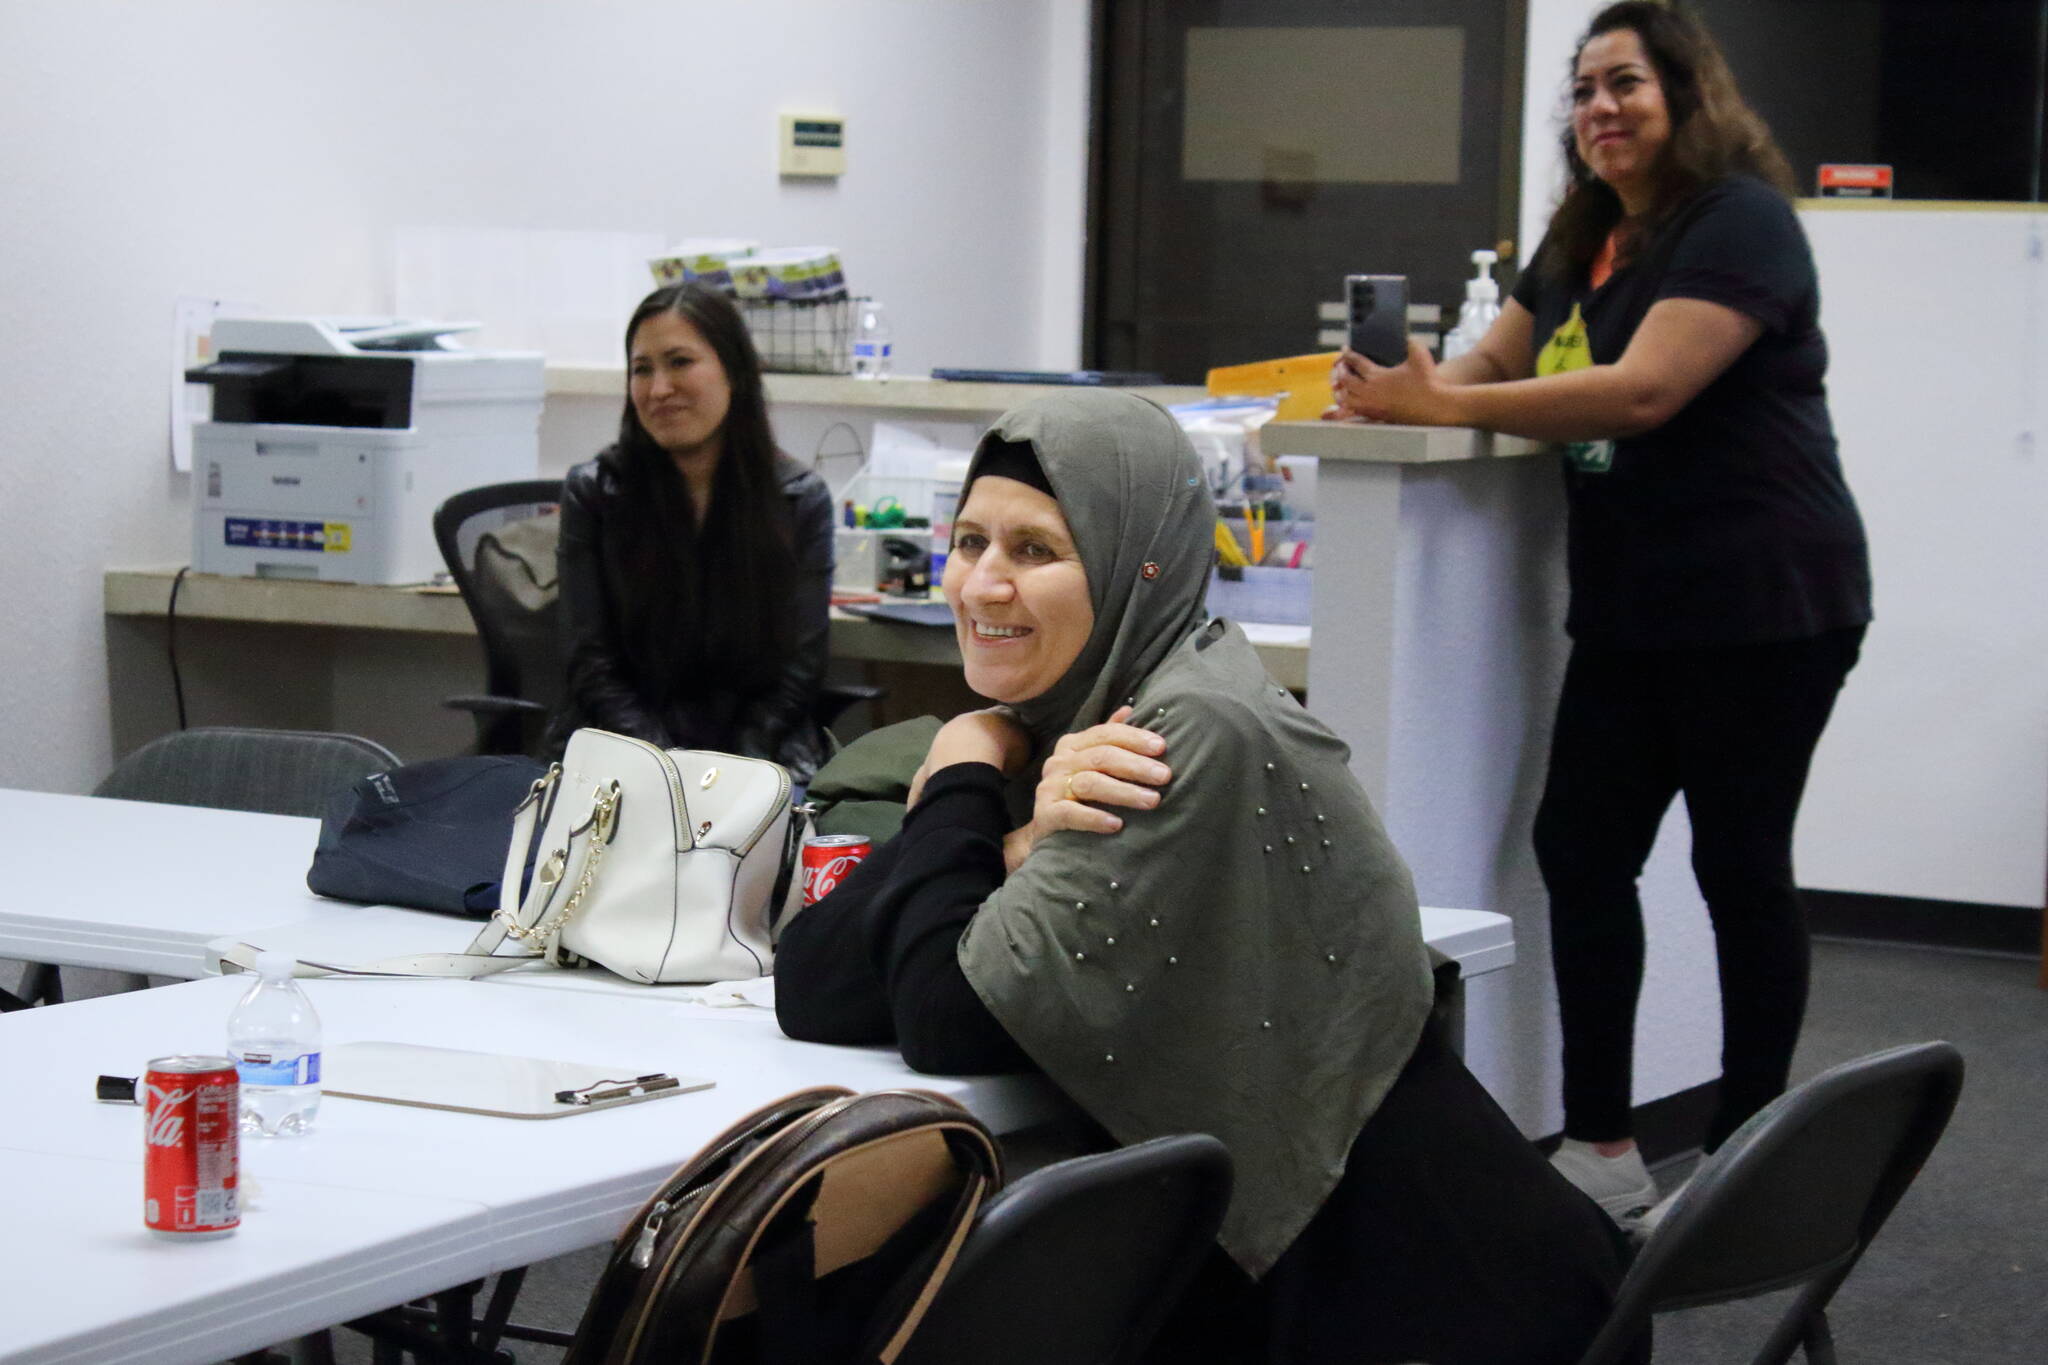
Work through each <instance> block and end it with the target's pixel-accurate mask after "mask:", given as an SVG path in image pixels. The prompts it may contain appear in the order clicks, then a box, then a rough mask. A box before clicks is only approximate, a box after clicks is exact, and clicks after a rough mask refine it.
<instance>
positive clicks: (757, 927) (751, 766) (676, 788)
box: [220, 729, 808, 985]
mask: <svg viewBox="0 0 2048 1365" xmlns="http://www.w3.org/2000/svg"><path fill="white" fill-rule="evenodd" d="M789 796H790V785H789V773H788V771H787V770H786V769H784V768H783V767H782V766H781V765H780V764H776V763H770V762H768V761H767V760H766V759H760V758H742V757H740V756H739V755H737V754H719V753H711V752H709V751H705V750H698V749H662V748H659V747H657V746H655V745H652V744H649V743H647V742H646V741H644V740H638V739H631V738H628V737H627V736H625V735H615V734H612V733H611V732H610V731H608V730H588V729H586V730H578V731H577V732H576V733H575V734H573V735H571V736H569V746H568V749H567V750H566V751H565V752H564V753H563V755H562V761H561V762H560V763H557V764H555V765H554V766H552V767H550V768H549V769H548V771H547V773H546V775H545V776H543V777H541V778H540V780H539V781H537V782H535V783H534V784H533V787H532V789H531V790H530V791H528V793H527V795H526V799H525V800H524V801H523V802H521V803H520V805H519V809H518V810H517V811H515V812H514V813H513V817H512V838H511V843H510V845H509V846H508V847H507V848H506V850H505V871H504V877H503V879H502V881H501V882H500V883H499V893H498V894H499V901H498V910H497V913H496V914H495V915H493V916H492V917H491V922H490V923H489V924H487V925H485V926H484V929H483V932H481V933H479V934H478V935H477V936H476V939H475V940H474V941H473V942H472V943H471V944H470V945H469V947H468V948H467V949H465V950H464V951H462V952H459V953H414V954H409V955H406V956H403V957H391V958H385V959H383V960H381V961H378V962H371V963H366V964H362V965H347V964H341V963H333V962H314V961H309V960H305V959H301V960H300V962H299V966H298V969H297V971H296V972H295V974H296V975H299V976H330V975H332V976H453V977H478V976H489V975H492V974H494V973H497V972H502V971H508V970H510V969H512V968H514V967H523V966H531V965H532V964H533V962H534V959H535V958H536V957H540V956H544V957H546V958H547V960H548V961H549V962H552V963H556V964H560V965H565V966H573V965H578V964H579V963H581V962H594V963H596V964H597V965H598V966H600V967H605V968H609V969H610V970H611V971H614V972H617V973H618V974H619V975H620V976H623V977H625V978H626V979H627V980H629V981H638V982H641V983H642V984H644V985H681V984H684V983H692V984H695V983H707V982H713V981H738V980H744V979H748V978H753V977H762V976H767V975H769V974H770V973H771V972H773V971H774V969H775V948H774V933H775V927H776V925H777V924H778V923H780V922H781V920H782V918H783V916H784V915H786V914H789V913H793V912H794V911H795V910H796V909H797V908H798V906H799V905H800V904H801V903H802V900H803V878H802V877H801V876H799V875H798V874H797V870H796V869H797V855H798V853H799V851H800V849H801V847H802V845H803V838H804V831H805V829H806V828H808V821H807V820H806V818H805V817H804V816H802V815H801V814H799V813H798V812H796V811H794V810H792V809H791V808H790V804H789ZM536 829H538V830H539V838H540V842H539V844H538V846H537V854H538V856H537V857H536V858H535V860H534V869H533V883H532V885H531V886H530V887H529V888H528V889H527V892H526V894H525V896H524V897H521V895H520V893H519V884H520V881H521V879H522V878H523V876H524V874H525V871H526V861H527V854H528V852H529V851H535V850H536V845H535V844H534V832H535V830H536ZM508 938H510V939H512V940H513V941H514V942H515V943H517V944H519V945H522V946H523V947H524V948H525V949H526V951H525V952H523V953H500V952H499V951H498V949H499V948H500V947H501V946H503V944H504V942H505V940H506V939H508ZM257 952H258V949H257V948H256V947H255V946H254V945H251V944H247V943H242V944H236V945H234V946H233V947H231V948H227V949H224V950H222V952H221V953H220V960H221V963H222V964H223V966H224V967H225V966H236V967H242V968H244V969H247V970H253V969H254V963H255V959H256V954H257Z"/></svg>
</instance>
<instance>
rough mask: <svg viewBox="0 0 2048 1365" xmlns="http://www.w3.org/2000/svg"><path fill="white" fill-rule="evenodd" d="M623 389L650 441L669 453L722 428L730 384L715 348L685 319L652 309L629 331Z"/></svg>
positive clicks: (702, 442)
mask: <svg viewBox="0 0 2048 1365" xmlns="http://www.w3.org/2000/svg"><path fill="white" fill-rule="evenodd" d="M627 372H628V378H627V382H626V391H627V393H628V395H629V396H630V397H631V398H632V400H633V411H634V413H635V414H636V415H637V416H638V417H639V418H640V425H641V426H643V427H645V428H646V429H647V434H648V435H649V436H651V437H652V438H653V439H654V443H655V444H656V445H658V446H660V447H661V448H662V449H663V450H666V451H667V452H668V453H669V454H671V455H688V454H691V453H693V452H696V451H699V450H703V449H705V448H706V447H707V446H709V445H710V444H711V442H712V441H713V438H715V437H716V436H718V435H719V433H720V432H722V431H723V430H724V429H725V414H726V412H727V411H728V410H729V409H730V408H731V407H732V385H731V383H730V382H728V381H727V379H726V377H725V366H724V365H722V364H720V363H719V360H718V352H717V351H715V350H713V349H712V347H711V343H710V342H708V341H706V340H705V339H704V334H703V333H702V332H700V331H698V330H697V329H696V328H695V327H694V326H692V325H691V324H690V322H689V321H688V320H686V319H684V318H682V317H679V316H678V315H676V314H674V313H656V314H655V315H654V316H653V317H651V318H648V319H647V320H646V321H645V322H643V323H641V324H640V326H639V327H638V329H636V330H635V331H634V333H633V345H632V349H631V352H630V354H629V356H628V359H627Z"/></svg>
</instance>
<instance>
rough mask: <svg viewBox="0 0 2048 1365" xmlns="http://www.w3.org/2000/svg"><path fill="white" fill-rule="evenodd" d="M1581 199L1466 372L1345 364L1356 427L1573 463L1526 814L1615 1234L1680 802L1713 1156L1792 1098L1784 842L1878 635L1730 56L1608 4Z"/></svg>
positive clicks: (1579, 165) (1794, 901)
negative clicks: (1656, 911)
mask: <svg viewBox="0 0 2048 1365" xmlns="http://www.w3.org/2000/svg"><path fill="white" fill-rule="evenodd" d="M1564 151H1565V160H1566V163H1567V165H1568V167H1569V169H1570V184H1569V187H1568V188H1567V190H1566V193H1565V196H1564V199H1563V201H1562V203H1561V204H1560V205H1559V207H1558V209H1557V212H1556V213H1555V215H1553V217H1552V218H1551V221H1550V228H1549V231H1548V233H1547V234H1546V235H1545V237H1544V240H1543V244H1542V246H1541V247H1540V248H1539V249H1538V251H1537V253H1536V255H1535V257H1534V259H1533V261H1532V263H1531V265H1530V268H1529V270H1528V271H1527V272H1526V273H1525V274H1524V275H1523V277H1522V280H1521V282H1520V284H1519V285H1518V286H1517V287H1516V289H1515V291H1514V297H1513V299H1512V300H1510V301H1509V302H1508V303H1507V305H1506V306H1505V307H1504V308H1503V309H1502V311H1501V316H1500V319H1499V320H1498V321H1497V322H1496V323H1495V324H1494V326H1493V328H1492V329H1491V330H1490V331H1489V332H1488V333H1487V335H1486V336H1485V338H1484V339H1483V340H1482V341H1481V342H1480V344H1479V346H1478V347H1477V348H1476V349H1475V350H1473V351H1472V352H1470V353H1468V354H1466V355H1463V356H1460V357H1458V358H1457V359H1455V360H1452V361H1450V362H1448V363H1446V364H1444V365H1441V366H1438V365H1435V364H1433V363H1432V362H1431V360H1430V357H1429V354H1428V352H1426V351H1424V350H1422V348H1421V347H1420V346H1411V347H1410V349H1409V356H1408V359H1407V360H1406V361H1405V362H1404V363H1403V364H1401V365H1399V366H1395V367H1392V368H1384V367H1381V366H1378V365H1375V364H1373V363H1372V362H1370V361H1368V360H1365V359H1364V358H1363V357H1358V356H1355V355H1349V354H1347V355H1346V356H1345V357H1344V359H1343V361H1341V362H1340V364H1339V367H1338V370H1337V373H1336V376H1335V380H1334V385H1333V387H1334V389H1335V393H1336V399H1337V407H1338V409H1339V410H1340V412H1339V414H1338V415H1347V416H1357V417H1364V418H1368V419H1371V420H1375V421H1386V422H1404V423H1419V424H1427V425H1444V426H1470V427H1479V428H1482V429H1485V430H1491V431H1500V432H1508V433H1512V434H1515V435H1520V436H1528V437H1533V438H1536V439H1538V440H1548V441H1556V442H1559V443H1561V444H1563V446H1564V448H1565V455H1566V469H1565V488H1566V498H1567V503H1568V506H1569V511H1570V527H1569V534H1568V540H1567V547H1568V549H1567V556H1568V569H1569V576H1570V583H1571V605H1570V609H1569V613H1568V615H1567V619H1566V623H1565V624H1566V629H1567V631H1568V632H1569V634H1570V635H1571V637H1572V642H1573V644H1572V654H1571V660H1570V663H1569V664H1568V665H1567V667H1566V670H1565V679H1564V687H1563V692H1562V695H1561V696H1560V698H1559V701H1558V714H1557V726H1556V730H1555V733H1554V736H1553V738H1552V746H1551V754H1550V766H1549V772H1548V776H1547V779H1546V783H1545V788H1544V794H1543V801H1542V805H1541V807H1540V808H1539V809H1538V811H1537V815H1536V828H1535V845H1536V855H1537V861H1538V863H1539V865H1540V867H1541V868H1542V872H1543V879H1544V884H1545V886H1546V888H1547V889H1548V891H1549V894H1550V920H1551V955H1552V961H1553V965H1554V967H1555V970H1556V974H1557V992H1558V1012H1559V1016H1560V1022H1561V1025H1562V1029H1563V1034H1564V1110H1565V1137H1566V1141H1565V1143H1564V1145H1563V1146H1562V1147H1561V1148H1560V1149H1559V1152H1558V1154H1557V1155H1556V1156H1555V1157H1554V1158H1553V1161H1554V1162H1555V1163H1556V1164H1557V1165H1558V1167H1559V1169H1560V1170H1562V1171H1563V1172H1564V1173H1565V1174H1566V1175H1567V1176H1568V1177H1569V1178H1570V1179H1571V1180H1572V1181H1573V1183H1575V1184H1577V1185H1579V1186H1580V1188H1582V1189H1584V1190H1586V1191H1587V1193H1589V1194H1591V1195H1593V1197H1594V1198H1595V1199H1596V1200H1598V1201H1599V1202H1600V1204H1601V1205H1602V1207H1603V1208H1605V1209H1606V1210H1607V1211H1608V1212H1609V1213H1610V1214H1611V1215H1613V1216H1614V1217H1616V1218H1617V1219H1627V1218H1630V1217H1633V1216H1635V1215H1637V1214H1639V1213H1641V1212H1643V1211H1644V1210H1645V1209H1647V1208H1649V1206H1651V1205H1652V1204H1653V1203H1654V1201H1655V1200H1656V1188H1655V1185H1654V1184H1653V1183H1652V1181H1651V1180H1650V1177H1649V1174H1648V1172H1647V1170H1646V1169H1645V1168H1644V1166H1643V1162H1642V1157H1641V1155H1640V1153H1638V1152H1637V1151H1636V1147H1635V1142H1634V1135H1633V1133H1632V1131H1631V1127H1630V1101H1631V1087H1632V1062H1633V1048H1634V1037H1635V1011H1636V999H1637V995H1638V992H1639V989H1640V987H1641V982H1642V966H1643V922H1642V907H1641V904H1640V902H1639V901H1638V899H1637V894H1636V878H1637V876H1638V874H1639V873H1640V872H1641V870H1642V866H1643V862H1644V860H1645V859H1646V858H1647V857H1648V855H1649V851H1650V846H1651V843H1652V842H1653V840H1654V839H1655V838H1656V834H1657V829H1658V826H1659V824H1660V823H1661V822H1662V819H1663V816H1664V812H1665V810H1666V809H1667V808H1668V807H1669V805H1670V803H1671V800H1672V798H1673V797H1674V796H1675V795H1677V794H1679V793H1683V794H1684V796H1685V802H1686V809H1687V812H1688V814H1689V816H1690V818H1691V823H1692V836H1693V869H1694V873H1695V875H1696V876H1697V877H1698V880H1699V884H1700V890H1701V892H1702V894H1703V895H1704V896H1705V898H1706V902H1707V909H1708V912H1709V914H1710V916H1711V918H1712V921H1713V929H1714V941H1715V952H1716V957H1717V959H1718V965H1719V969H1720V980H1721V1001H1722V1057H1721V1069H1722V1076H1721V1085H1720V1095H1719V1101H1718V1108H1717V1109H1716V1111H1715V1113H1714V1116H1713V1119H1712V1121H1711V1123H1710V1125H1709V1128H1708V1132H1707V1138H1706V1146H1707V1149H1708V1150H1709V1151H1711V1150H1713V1149H1714V1148H1715V1147H1716V1146H1718V1145H1719V1144H1720V1143H1721V1142H1722V1141H1723V1140H1725V1139H1726V1138H1727V1137H1728V1135H1729V1134H1730V1133H1732V1132H1733V1131H1734V1130H1735V1129H1736V1128H1737V1127H1738V1126H1739V1125H1740V1124H1741V1123H1742V1121H1743V1120H1744V1119H1746V1118H1748V1117H1749V1116H1750V1115H1751V1114H1753V1113H1755V1112H1756V1111H1757V1110H1758V1109H1760V1108H1761V1107H1763V1105H1764V1104H1765V1103H1767V1102H1768V1101H1769V1100H1771V1099H1772V1098H1773V1097H1774V1096H1776V1095H1777V1094H1779V1093H1780V1092H1781V1091H1782V1090H1783V1089H1784V1087H1785V1084H1786V1078H1787V1073H1788V1071H1789V1068H1790V1064H1791V1060H1792V1053H1793V1049H1794V1047H1795V1045H1796V1044H1797V1042H1798V1038H1799V1029H1800V1024H1801V1020H1802V1018H1803V1016H1804V1012H1805V1006H1806V992H1807V977H1808V960H1809V952H1808V945H1807V933H1806V924H1805V917H1804V912H1803V910H1802V908H1801V906H1800V903H1799V899H1798V893H1797V891H1796V889H1795V887H1796V883H1795V882H1794V879H1793V873H1792V830H1793V824H1794V820H1795V818H1796V816H1797V814H1798V809H1799V800H1800V797H1801V794H1802V793H1803V791H1804V788H1805V783H1806V776H1807V770H1808V765H1809V763H1810V761H1811V758H1812V754H1813V750H1814V746H1815V744H1816V743H1817V742H1818V741H1819V739H1820V735H1821V731H1822V729H1823V728H1824V726H1825V725H1826V723H1827V719H1828V714H1829V712H1830V710H1831V709H1832V707H1833V705H1834V700H1835V695H1836V693H1837V692H1838V690H1839V689H1840V687H1841V684H1842V680H1843V678H1844V677H1845V676H1846V675H1847V673H1848V671H1849V669H1850V668H1851V666H1852V665H1853V664H1854V663H1855V661H1856V656H1857V652H1858V650H1859V648H1860V646H1861V643H1862V639H1863V632H1864V629H1865V627H1866V626H1867V624H1868V623H1869V621H1870V615H1871V612H1870V569H1869V559H1868V551H1867V547H1866V544H1865V540H1864V534H1863V525H1862V520H1861V518H1860V516H1859V515H1858V513H1857V510H1856V504H1855V500H1854V499H1853V498H1852V497H1851V496H1850V493H1849V489H1848V486H1847V484H1846V483H1845V482H1844V480H1843V477H1842V469H1841V463H1840V460H1839V458H1838V457H1837V453H1836V447H1835V437H1834V430H1833V426H1832V424H1831V422H1830V420H1829V417H1828V410H1827V402H1826V389H1825V385H1824V382H1823V381H1824V377H1825V374H1826V370H1827V343H1826V340H1825V339H1824V338H1823V337H1822V335H1821V332H1820V328H1819V322H1818V314H1819V302H1820V300H1819V288H1818V283H1817V280H1816V276H1815V272H1814V266H1813V256H1812V252H1811V250H1810V249H1809V247H1808V245H1807V241H1806V236H1805V234H1804V232H1803V231H1802V230H1801V228H1800V226H1799V220H1798V218H1797V217H1796V216H1795V215H1794V213H1793V211H1792V206H1791V204H1790V203H1789V202H1788V196H1789V195H1790V194H1791V192H1792V182H1791V173H1790V171H1789V169H1788V167H1787V165H1786V162H1785V158H1784V156H1783V154H1782V153H1781V152H1779V150H1778V149H1777V147H1776V145H1775V144H1774V143H1773V142H1772V140H1771V137H1770V133H1769V130H1768V129H1767V128H1766V127H1765V126H1764V124H1763V122H1762V120H1760V119H1759V118H1758V117H1757V116H1756V115H1755V114H1754V113H1753V112H1751V111H1750V109H1749V108H1748V107H1747V106H1746V105H1745V104H1744V103H1743V101H1742V98H1741V96H1740V94H1739V93H1738V92H1737V90H1736V87H1735V81H1734V77H1733V76H1732V75H1731V74H1730V72H1729V70H1728V66H1727V63H1726V62H1725V60H1724V59H1723V58H1722V56H1721V54H1720V51H1719V50H1718V49H1717V48H1716V47H1715V45H1714V42H1713V39H1712V38H1711V37H1710V36H1708V34H1707V33H1706V31H1705V30H1704V29H1703V28H1701V27H1700V25H1699V24H1698V23H1697V22H1696V21H1695V20H1693V19H1692V18H1691V17H1689V16H1687V15H1685V14H1682V13H1680V12H1678V11H1675V10H1673V9H1671V8H1668V7H1666V6H1665V5H1662V4H1654V3H1642V2H1640V0H1630V2H1629V3H1623V4H1616V5H1610V6H1609V7H1608V8H1606V9H1604V10H1602V11H1601V12H1600V13H1599V14H1598V15H1596V16H1595V17H1594V19H1593V22H1592V25H1591V27H1590V28H1589V30H1588V32H1587V35H1586V37H1585V39H1584V41H1583V42H1582V43H1581V44H1580V46H1579V49H1578V52H1577V54H1576V56H1575V59H1574V62H1573V68H1572V82H1571V117H1570V122H1569V126H1568V128H1567V130H1566V134H1565V138H1564Z"/></svg>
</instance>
